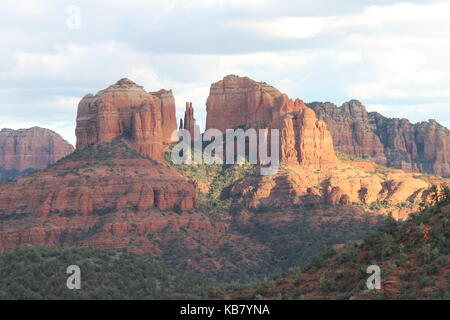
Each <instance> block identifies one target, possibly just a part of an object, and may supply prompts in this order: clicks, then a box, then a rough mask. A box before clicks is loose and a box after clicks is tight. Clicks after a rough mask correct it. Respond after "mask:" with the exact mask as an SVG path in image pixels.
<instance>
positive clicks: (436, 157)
mask: <svg viewBox="0 0 450 320" xmlns="http://www.w3.org/2000/svg"><path fill="white" fill-rule="evenodd" d="M308 106H309V107H311V108H312V109H314V110H315V112H316V114H317V117H318V118H319V119H322V120H324V121H325V122H326V124H327V127H328V129H329V130H330V132H331V135H332V136H333V141H334V147H335V148H336V150H337V151H339V152H342V153H344V154H347V155H351V156H355V157H360V158H365V159H368V160H371V161H374V162H376V163H378V164H381V165H387V166H390V167H394V168H397V169H402V170H405V171H410V172H411V171H412V172H424V173H434V174H438V175H442V176H449V175H450V166H449V164H450V131H449V130H448V129H447V128H445V127H443V126H441V125H440V124H439V123H437V122H436V121H434V120H430V121H428V122H421V123H417V124H412V123H411V122H409V121H408V120H406V119H390V118H386V117H384V116H382V115H380V114H379V113H376V112H371V113H368V112H367V110H366V108H365V107H364V106H363V105H362V104H361V102H359V101H356V100H352V101H349V102H347V103H344V104H343V105H342V107H337V106H336V105H334V104H332V103H329V102H326V103H319V102H314V103H310V104H308Z"/></svg>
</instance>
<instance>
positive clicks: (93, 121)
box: [76, 79, 177, 161]
mask: <svg viewBox="0 0 450 320" xmlns="http://www.w3.org/2000/svg"><path fill="white" fill-rule="evenodd" d="M176 129H177V123H176V114H175V100H174V98H173V95H172V91H167V90H160V91H158V92H152V93H149V92H146V91H145V90H144V88H143V87H141V86H139V85H137V84H136V83H134V82H133V81H131V80H129V79H121V80H119V81H118V82H117V83H115V84H113V85H111V86H109V87H108V88H107V89H104V90H101V91H99V92H98V93H97V94H96V95H92V94H88V95H86V96H85V97H84V98H83V99H82V100H81V101H80V103H79V106H78V114H77V128H76V136H77V145H76V147H77V149H78V150H79V149H83V148H85V147H87V146H90V145H94V144H96V143H99V142H111V141H112V140H114V139H115V138H117V137H119V136H123V137H126V139H127V140H128V142H129V143H130V146H132V147H133V148H134V149H135V150H136V151H138V152H139V153H140V154H142V155H144V156H147V157H149V158H152V159H154V160H156V161H162V159H163V142H172V139H171V136H172V133H173V131H175V130H176Z"/></svg>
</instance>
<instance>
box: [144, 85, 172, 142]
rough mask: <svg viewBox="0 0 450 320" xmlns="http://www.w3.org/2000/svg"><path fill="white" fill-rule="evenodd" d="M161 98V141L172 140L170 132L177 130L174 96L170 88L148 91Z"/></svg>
mask: <svg viewBox="0 0 450 320" xmlns="http://www.w3.org/2000/svg"><path fill="white" fill-rule="evenodd" d="M150 93H151V94H152V95H154V96H156V97H158V98H159V99H160V100H161V121H162V122H161V126H162V131H163V132H162V135H163V142H169V143H170V142H173V140H172V133H173V132H174V131H175V130H177V119H176V106H175V98H174V97H173V94H172V90H164V89H161V90H159V91H157V92H150Z"/></svg>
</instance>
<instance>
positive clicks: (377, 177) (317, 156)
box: [207, 75, 435, 208]
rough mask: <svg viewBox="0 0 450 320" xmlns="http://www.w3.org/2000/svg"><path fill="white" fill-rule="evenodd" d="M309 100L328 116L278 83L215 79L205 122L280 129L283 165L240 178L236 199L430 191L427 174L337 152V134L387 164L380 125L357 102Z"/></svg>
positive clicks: (334, 200)
mask: <svg viewBox="0 0 450 320" xmlns="http://www.w3.org/2000/svg"><path fill="white" fill-rule="evenodd" d="M312 106H313V107H315V109H316V110H318V111H317V113H318V114H319V117H320V119H323V120H320V119H318V118H317V117H316V112H314V110H313V109H311V108H309V107H308V106H306V105H305V104H304V103H303V101H301V100H300V99H296V100H295V101H294V100H291V99H289V97H288V96H287V95H285V94H282V93H281V92H280V91H278V90H277V89H275V88H273V87H271V86H269V85H267V84H265V83H258V82H256V81H253V80H251V79H249V78H246V77H243V78H241V77H238V76H234V75H231V76H227V77H225V78H224V79H223V80H222V81H219V82H217V83H214V84H213V85H212V86H211V92H210V96H209V97H208V102H207V111H208V117H207V128H218V129H220V130H222V131H224V130H226V129H231V128H235V127H241V128H255V129H279V132H280V160H281V162H282V164H283V165H284V167H283V169H282V170H279V171H278V173H277V174H275V175H272V176H267V177H262V176H252V177H247V178H244V179H243V180H242V181H240V182H238V183H237V184H236V185H235V186H234V187H233V188H232V190H231V193H232V195H234V196H236V197H239V199H240V200H239V201H238V202H240V203H241V204H242V205H243V206H249V207H252V208H260V207H274V206H279V205H292V204H307V203H320V204H328V205H338V204H341V205H357V204H364V205H373V204H374V203H388V204H390V205H400V204H403V203H409V202H412V203H414V202H416V203H418V202H422V201H424V200H425V199H426V198H427V196H428V189H429V187H430V186H431V183H430V182H429V181H425V180H423V179H421V178H420V177H416V176H414V175H412V174H407V173H405V172H402V171H392V172H390V171H386V169H385V168H382V167H379V166H377V165H376V164H375V163H372V162H362V163H357V162H343V161H341V160H339V159H338V158H337V156H336V153H335V150H334V146H333V138H334V139H336V141H337V142H336V143H335V144H336V145H339V146H343V147H342V148H341V149H340V150H341V151H342V152H348V153H350V152H353V153H354V154H355V155H358V156H359V157H366V158H367V157H370V158H371V159H375V160H376V161H377V162H378V163H381V164H387V163H388V160H387V158H386V156H385V148H384V146H383V144H382V142H381V139H380V138H379V136H378V135H377V132H376V130H375V128H377V126H376V125H375V124H374V121H373V120H372V119H370V118H369V115H368V114H367V112H366V111H365V109H364V108H363V107H362V106H361V105H360V104H358V103H356V102H354V101H352V102H349V103H347V104H345V105H344V106H343V107H342V111H341V109H335V108H334V107H333V106H332V105H330V104H325V105H323V106H321V107H322V109H320V108H318V106H317V105H314V104H313V105H312ZM341 112H342V113H344V114H345V115H348V116H345V117H344V116H343V115H341ZM327 124H328V125H327ZM329 128H331V132H332V133H334V135H333V137H332V134H331V133H330V131H329ZM433 136H435V135H433Z"/></svg>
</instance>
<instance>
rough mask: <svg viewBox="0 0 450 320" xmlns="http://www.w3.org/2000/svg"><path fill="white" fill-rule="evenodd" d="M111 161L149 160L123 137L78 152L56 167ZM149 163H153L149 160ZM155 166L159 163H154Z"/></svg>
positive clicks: (60, 161)
mask: <svg viewBox="0 0 450 320" xmlns="http://www.w3.org/2000/svg"><path fill="white" fill-rule="evenodd" d="M111 159H148V158H146V157H144V156H142V155H141V154H140V153H139V152H137V151H135V150H133V149H132V148H130V147H129V146H128V145H127V143H126V142H125V140H124V139H123V138H121V137H119V138H116V139H114V140H113V141H112V142H105V143H98V144H95V145H92V146H89V147H86V148H84V149H82V150H77V151H75V152H73V153H71V154H70V155H68V156H66V157H65V158H63V159H61V160H59V161H58V162H57V163H56V164H55V165H60V164H65V163H67V162H71V161H107V160H111ZM148 160H149V161H152V160H150V159H148ZM153 162H154V163H155V164H156V163H157V162H155V161H153Z"/></svg>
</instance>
